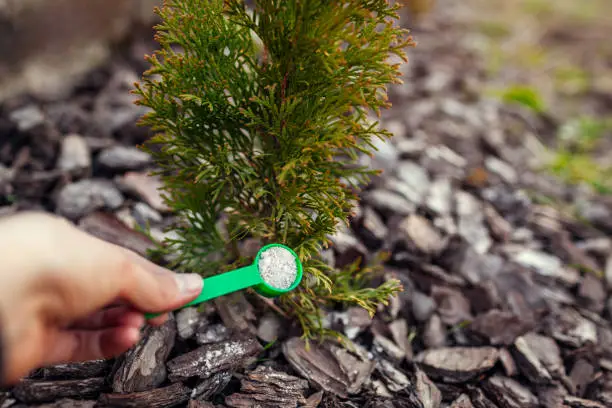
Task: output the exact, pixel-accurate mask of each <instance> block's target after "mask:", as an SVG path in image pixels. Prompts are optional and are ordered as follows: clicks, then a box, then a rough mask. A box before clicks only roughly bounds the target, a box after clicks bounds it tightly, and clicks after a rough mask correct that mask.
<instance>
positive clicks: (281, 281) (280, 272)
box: [258, 247, 297, 289]
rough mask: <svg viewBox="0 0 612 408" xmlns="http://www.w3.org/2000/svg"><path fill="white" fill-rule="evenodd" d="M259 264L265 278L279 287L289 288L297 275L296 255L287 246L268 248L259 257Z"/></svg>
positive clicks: (260, 271)
mask: <svg viewBox="0 0 612 408" xmlns="http://www.w3.org/2000/svg"><path fill="white" fill-rule="evenodd" d="M258 266H259V273H260V274H261V277H262V278H263V280H264V281H266V283H267V284H268V285H270V286H272V287H274V288H277V289H288V288H289V287H290V286H291V285H292V284H293V282H294V281H295V278H296V276H297V264H296V262H295V257H294V256H293V254H292V253H291V252H289V251H287V250H286V249H285V248H281V247H272V248H269V249H266V250H265V251H264V252H263V253H262V254H261V256H260V257H259V264H258Z"/></svg>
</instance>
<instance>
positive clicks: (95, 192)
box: [57, 179, 124, 219]
mask: <svg viewBox="0 0 612 408" xmlns="http://www.w3.org/2000/svg"><path fill="white" fill-rule="evenodd" d="M123 201H124V197H123V195H122V194H121V192H120V191H119V190H118V189H117V188H116V187H115V185H114V184H113V183H112V182H110V181H108V180H99V179H90V180H81V181H78V182H76V183H72V184H68V185H66V186H64V188H62V189H61V191H60V192H59V195H58V198H57V211H58V213H60V214H61V215H63V216H65V217H67V218H70V219H78V218H81V217H83V216H84V215H86V214H88V213H90V212H93V211H95V210H98V209H102V208H105V209H109V210H115V209H117V208H119V207H120V206H121V205H122V204H123Z"/></svg>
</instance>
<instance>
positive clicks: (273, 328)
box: [257, 313, 282, 343]
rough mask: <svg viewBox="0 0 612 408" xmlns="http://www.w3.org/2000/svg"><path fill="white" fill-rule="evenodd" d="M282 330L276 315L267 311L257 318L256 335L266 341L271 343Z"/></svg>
mask: <svg viewBox="0 0 612 408" xmlns="http://www.w3.org/2000/svg"><path fill="white" fill-rule="evenodd" d="M281 331H282V324H281V321H280V319H279V318H278V316H276V315H275V314H272V313H268V314H266V315H265V316H263V317H262V318H261V319H260V320H259V326H258V327H257V337H259V338H260V339H262V340H263V341H265V342H267V343H271V342H273V341H275V340H276V339H278V336H279V334H280V332H281Z"/></svg>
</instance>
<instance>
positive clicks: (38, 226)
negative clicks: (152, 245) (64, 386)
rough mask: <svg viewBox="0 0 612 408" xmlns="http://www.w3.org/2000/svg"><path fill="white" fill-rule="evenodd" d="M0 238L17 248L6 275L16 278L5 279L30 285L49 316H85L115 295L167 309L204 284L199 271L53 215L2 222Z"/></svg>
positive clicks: (148, 308)
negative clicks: (178, 268)
mask: <svg viewBox="0 0 612 408" xmlns="http://www.w3.org/2000/svg"><path fill="white" fill-rule="evenodd" d="M2 242H6V243H7V244H9V243H10V244H11V247H12V248H14V249H15V250H14V251H12V254H8V261H7V262H5V264H4V265H6V268H7V272H6V273H5V274H2V275H3V276H2V278H3V279H12V280H13V282H8V283H7V284H10V286H12V287H13V288H17V287H21V286H24V285H26V286H27V285H29V289H30V291H29V292H28V293H27V295H28V297H30V298H35V299H39V300H40V302H41V303H42V304H44V306H43V309H44V313H46V314H47V315H48V316H47V318H48V319H58V320H59V321H64V322H68V321H71V320H74V319H78V318H83V317H85V316H86V315H88V314H90V313H93V312H94V311H95V310H98V309H100V308H101V307H104V306H105V305H107V304H109V303H110V302H112V301H116V300H124V301H127V303H129V304H130V305H131V306H132V307H133V308H135V309H137V310H138V311H140V312H152V313H159V312H165V311H170V310H172V309H175V308H178V307H180V306H182V305H183V304H185V303H187V302H189V301H191V300H193V299H194V298H195V297H196V296H197V295H198V294H199V293H200V291H201V289H202V283H203V281H202V279H201V278H200V277H199V276H197V275H194V274H176V273H173V272H171V271H169V270H167V269H164V268H161V267H159V266H157V265H155V264H154V263H152V262H150V261H148V260H146V259H145V258H143V257H141V256H139V255H137V254H135V253H134V252H131V251H128V250H127V249H124V248H121V247H119V246H116V245H113V244H110V243H108V242H105V241H102V240H100V239H98V238H96V237H93V236H92V235H89V234H87V233H85V232H83V231H81V230H79V229H77V228H76V227H74V226H73V225H72V224H70V223H68V222H66V221H65V220H62V219H60V218H58V217H54V216H50V215H45V214H24V215H20V216H15V217H14V218H13V219H11V220H6V221H2V225H1V228H0V243H2ZM8 271H21V273H20V274H14V273H12V274H11V273H9V272H8ZM24 280H26V281H28V282H25V283H24V282H23V281H24ZM19 297H20V298H24V295H23V294H21V295H20V296H19ZM18 300H19V299H15V301H18ZM7 303H9V302H7ZM159 321H163V318H162V319H159Z"/></svg>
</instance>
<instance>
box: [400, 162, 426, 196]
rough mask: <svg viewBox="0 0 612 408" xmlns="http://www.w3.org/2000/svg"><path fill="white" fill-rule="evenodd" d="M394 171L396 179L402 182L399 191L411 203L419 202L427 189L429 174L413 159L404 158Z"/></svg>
mask: <svg viewBox="0 0 612 408" xmlns="http://www.w3.org/2000/svg"><path fill="white" fill-rule="evenodd" d="M395 171H396V175H397V177H398V179H399V180H401V181H402V182H403V184H404V189H403V190H402V191H401V193H402V194H403V195H404V196H405V197H406V198H408V199H409V200H410V201H412V202H413V203H415V204H420V203H421V202H422V201H423V198H424V197H425V194H427V190H429V183H430V182H429V176H428V175H427V172H426V171H425V169H423V167H421V166H419V165H418V164H416V163H415V162H413V161H409V160H405V161H402V162H401V163H400V164H399V165H398V166H397V168H396V170H395ZM398 192H400V191H398Z"/></svg>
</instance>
